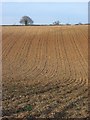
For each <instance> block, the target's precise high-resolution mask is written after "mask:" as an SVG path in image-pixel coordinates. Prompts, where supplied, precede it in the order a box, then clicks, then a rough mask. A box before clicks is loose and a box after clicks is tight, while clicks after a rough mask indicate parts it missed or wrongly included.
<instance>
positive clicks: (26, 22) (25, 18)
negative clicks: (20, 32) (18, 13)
mask: <svg viewBox="0 0 90 120" xmlns="http://www.w3.org/2000/svg"><path fill="white" fill-rule="evenodd" d="M20 23H21V24H24V25H29V24H33V23H34V22H33V20H32V19H31V18H30V17H28V16H23V17H22V18H21V20H20Z"/></svg>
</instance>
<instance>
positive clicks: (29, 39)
mask: <svg viewBox="0 0 90 120" xmlns="http://www.w3.org/2000/svg"><path fill="white" fill-rule="evenodd" d="M2 30H3V33H2V35H3V40H2V65H3V68H2V74H3V76H2V86H3V116H4V117H5V116H9V117H11V116H12V117H15V118H25V117H29V116H31V117H39V118H46V117H49V118H58V117H60V118H61V117H64V118H66V117H68V118H81V117H82V118H83V117H87V116H88V26H87V25H77V26H4V27H2Z"/></svg>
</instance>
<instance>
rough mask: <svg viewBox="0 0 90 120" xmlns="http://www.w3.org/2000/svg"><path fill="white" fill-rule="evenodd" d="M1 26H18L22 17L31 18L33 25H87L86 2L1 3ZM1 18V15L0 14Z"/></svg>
mask: <svg viewBox="0 0 90 120" xmlns="http://www.w3.org/2000/svg"><path fill="white" fill-rule="evenodd" d="M22 1H23V0H22ZM2 11H3V12H2V24H19V20H20V18H21V17H22V16H24V15H27V16H29V17H31V18H32V19H33V21H34V24H50V23H53V22H54V21H56V20H59V21H60V22H61V23H71V24H75V23H79V22H82V23H87V22H88V3H87V2H72V3H71V2H58V3H55V2H50V3H49V2H44V3H41V2H34V3H33V2H5V0H4V2H3V5H2ZM0 17H1V14H0Z"/></svg>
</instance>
